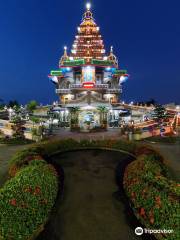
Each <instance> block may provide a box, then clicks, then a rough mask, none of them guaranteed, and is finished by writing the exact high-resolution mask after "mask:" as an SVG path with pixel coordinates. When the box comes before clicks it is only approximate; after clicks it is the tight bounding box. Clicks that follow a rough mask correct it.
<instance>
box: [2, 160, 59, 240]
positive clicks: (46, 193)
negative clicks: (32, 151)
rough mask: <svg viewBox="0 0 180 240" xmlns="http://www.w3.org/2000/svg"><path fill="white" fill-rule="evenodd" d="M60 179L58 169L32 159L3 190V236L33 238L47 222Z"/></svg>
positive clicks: (13, 239)
mask: <svg viewBox="0 0 180 240" xmlns="http://www.w3.org/2000/svg"><path fill="white" fill-rule="evenodd" d="M57 189H58V181H57V175H56V171H55V169H54V168H53V167H52V166H51V165H47V164H44V162H43V161H42V160H41V161H32V162H31V164H30V166H28V167H26V168H23V169H22V170H21V171H20V172H19V173H18V174H17V175H16V176H15V177H14V178H12V179H11V180H9V181H8V182H6V184H5V185H4V187H3V188H2V189H1V190H0V199H1V201H0V239H2V240H7V239H11V240H18V239H31V237H32V236H33V235H36V232H38V231H39V230H40V229H41V228H42V225H44V223H45V222H46V221H47V219H48V216H49V213H50V211H51V209H52V207H53V205H54V202H55V199H56V195H57V191H58V190H57Z"/></svg>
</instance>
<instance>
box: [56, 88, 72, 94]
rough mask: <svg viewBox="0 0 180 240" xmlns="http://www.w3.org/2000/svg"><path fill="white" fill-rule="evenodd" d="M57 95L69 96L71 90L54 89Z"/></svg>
mask: <svg viewBox="0 0 180 240" xmlns="http://www.w3.org/2000/svg"><path fill="white" fill-rule="evenodd" d="M56 93H57V94H70V93H71V90H70V89H56Z"/></svg>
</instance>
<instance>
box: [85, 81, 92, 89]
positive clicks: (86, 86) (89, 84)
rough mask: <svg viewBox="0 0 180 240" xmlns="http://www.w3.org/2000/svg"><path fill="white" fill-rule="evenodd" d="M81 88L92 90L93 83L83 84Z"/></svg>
mask: <svg viewBox="0 0 180 240" xmlns="http://www.w3.org/2000/svg"><path fill="white" fill-rule="evenodd" d="M83 88H94V83H93V82H85V83H83Z"/></svg>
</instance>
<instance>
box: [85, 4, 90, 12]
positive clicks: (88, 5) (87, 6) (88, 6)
mask: <svg viewBox="0 0 180 240" xmlns="http://www.w3.org/2000/svg"><path fill="white" fill-rule="evenodd" d="M86 8H87V10H88V11H89V10H90V9H91V4H90V3H87V4H86Z"/></svg>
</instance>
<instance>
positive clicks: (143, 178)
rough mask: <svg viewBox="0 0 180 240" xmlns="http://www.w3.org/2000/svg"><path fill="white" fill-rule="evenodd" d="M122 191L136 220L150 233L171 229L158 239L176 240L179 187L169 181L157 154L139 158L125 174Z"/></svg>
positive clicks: (158, 235) (179, 212)
mask: <svg viewBox="0 0 180 240" xmlns="http://www.w3.org/2000/svg"><path fill="white" fill-rule="evenodd" d="M123 184H124V189H125V192H126V194H127V196H128V197H129V199H130V202H131V206H132V208H133V211H134V213H135V215H136V217H137V218H138V219H139V220H140V222H141V223H142V224H143V225H144V226H146V228H149V229H172V230H174V233H173V234H166V235H165V234H164V235H161V234H157V235H156V238H158V239H163V238H165V239H169V240H170V239H174V240H175V239H178V237H179V235H178V231H179V219H178V216H179V215H180V208H179V200H178V199H179V197H180V189H179V185H178V184H177V183H176V182H174V181H172V180H170V179H168V171H167V169H166V167H165V166H164V165H163V164H162V163H161V157H159V156H158V155H157V154H150V155H148V156H146V155H141V156H140V157H139V158H138V159H137V160H135V161H133V162H132V163H130V164H129V165H128V166H127V168H126V170H125V174H124V183H123Z"/></svg>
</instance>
